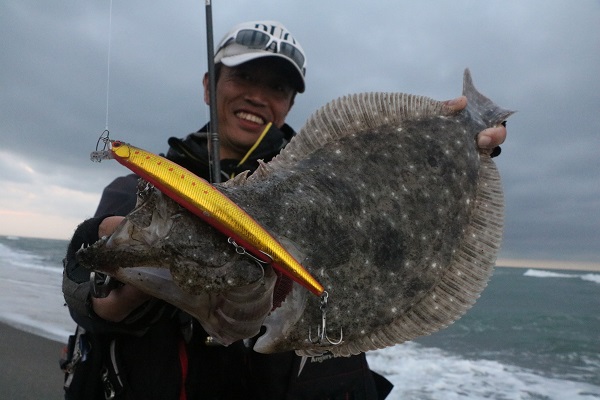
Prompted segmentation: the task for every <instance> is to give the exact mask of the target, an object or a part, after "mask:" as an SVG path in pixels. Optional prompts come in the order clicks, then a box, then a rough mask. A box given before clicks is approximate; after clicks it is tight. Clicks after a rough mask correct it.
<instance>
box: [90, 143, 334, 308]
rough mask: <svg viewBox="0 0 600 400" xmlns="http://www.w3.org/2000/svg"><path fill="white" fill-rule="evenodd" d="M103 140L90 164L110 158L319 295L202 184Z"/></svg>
mask: <svg viewBox="0 0 600 400" xmlns="http://www.w3.org/2000/svg"><path fill="white" fill-rule="evenodd" d="M103 140H104V141H105V142H106V143H110V148H109V149H108V150H104V151H96V152H94V153H92V159H93V160H95V161H100V160H101V159H106V158H114V159H115V160H117V161H118V162H119V163H121V164H122V165H124V166H125V167H127V168H129V169H130V170H132V171H133V172H135V173H136V174H138V175H139V176H140V177H142V178H143V179H145V180H146V181H148V182H150V183H151V184H152V185H154V186H155V187H156V188H158V189H159V190H160V191H161V192H163V193H164V194H165V195H167V196H169V197H170V198H171V199H173V200H175V201H176V202H177V203H179V204H180V205H181V206H183V207H185V208H186V209H187V210H189V211H190V212H192V213H194V214H195V215H197V216H198V217H200V218H202V219H203V220H204V221H206V222H207V223H209V224H210V225H212V226H213V227H214V228H216V229H218V230H219V231H220V232H222V233H224V234H225V235H228V236H229V237H231V238H232V239H233V240H234V241H235V242H236V243H237V244H239V245H240V246H242V247H244V248H246V249H247V250H248V251H250V252H251V253H252V254H253V255H254V256H255V257H256V258H258V259H260V260H261V261H263V262H266V263H270V264H272V265H273V266H274V267H275V268H277V269H278V270H279V271H281V272H282V273H283V274H285V275H287V276H289V277H290V278H291V279H293V280H294V281H296V282H298V283H299V284H300V285H302V286H303V287H305V288H306V289H308V290H309V291H311V292H312V293H314V294H316V295H318V296H321V295H323V293H324V291H325V289H324V288H323V286H322V285H321V284H320V283H319V282H318V281H317V280H316V279H315V278H314V277H313V276H312V275H311V274H310V273H309V272H308V271H306V269H304V267H303V266H302V265H300V263H299V262H298V261H296V260H295V259H294V257H293V256H292V255H291V254H290V253H289V252H288V251H287V250H285V248H283V246H282V245H281V244H279V242H278V241H277V240H276V239H275V238H273V236H271V234H269V232H267V231H266V230H265V229H264V228H263V227H262V226H261V225H260V224H259V223H258V222H256V221H255V220H254V219H253V218H252V217H251V216H250V215H248V214H247V213H246V212H245V211H244V210H243V209H241V208H240V207H239V206H238V205H237V204H235V203H234V202H233V201H231V200H230V199H229V198H228V197H227V196H225V195H224V194H223V193H221V192H219V191H218V190H217V189H216V188H215V187H214V186H213V185H211V184H210V183H208V182H207V181H206V180H204V179H202V178H200V177H199V176H196V175H194V174H193V173H191V172H190V171H188V170H187V169H185V168H183V167H181V166H180V165H178V164H176V163H174V162H172V161H170V160H168V159H166V158H164V157H161V156H159V155H156V154H153V153H150V152H148V151H145V150H142V149H140V148H137V147H134V146H131V145H129V144H127V143H123V142H121V141H118V140H109V139H108V138H105V139H103Z"/></svg>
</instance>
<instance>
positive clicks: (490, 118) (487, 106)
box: [463, 68, 515, 128]
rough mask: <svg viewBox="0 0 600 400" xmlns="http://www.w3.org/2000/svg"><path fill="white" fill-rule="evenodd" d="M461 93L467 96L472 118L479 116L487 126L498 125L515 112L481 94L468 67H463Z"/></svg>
mask: <svg viewBox="0 0 600 400" xmlns="http://www.w3.org/2000/svg"><path fill="white" fill-rule="evenodd" d="M463 95H464V96H466V97H467V101H468V102H467V110H468V111H469V112H470V113H471V116H472V118H473V119H478V118H481V121H482V122H483V124H484V125H485V126H486V127H487V128H491V127H494V126H498V125H500V124H501V123H502V122H504V121H506V119H507V118H508V117H509V116H511V115H512V114H514V113H515V111H511V110H506V109H504V108H502V107H499V106H498V105H496V103H494V102H493V101H492V100H490V99H489V98H488V97H486V96H484V95H483V94H481V93H480V92H479V91H478V90H477V89H476V88H475V85H474V84H473V78H472V77H471V71H469V69H468V68H466V69H465V73H464V77H463Z"/></svg>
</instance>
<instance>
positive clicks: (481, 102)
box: [79, 70, 512, 355]
mask: <svg viewBox="0 0 600 400" xmlns="http://www.w3.org/2000/svg"><path fill="white" fill-rule="evenodd" d="M463 94H464V95H465V96H467V98H468V106H467V108H466V109H465V110H463V111H461V112H459V113H453V112H451V110H450V109H449V108H447V107H446V106H445V105H444V103H442V102H438V101H435V100H432V99H429V98H426V97H421V96H415V95H409V94H394V93H367V94H359V95H352V96H346V97H343V98H340V99H337V100H335V101H332V102H331V103H329V104H327V105H326V106H324V107H322V108H321V109H320V110H318V111H317V112H316V113H315V114H314V115H313V116H312V117H311V118H309V120H308V121H307V123H306V124H305V126H304V127H303V128H302V129H301V131H300V132H299V134H298V135H297V136H296V137H295V138H294V139H293V140H292V141H291V142H290V144H289V145H288V146H287V147H286V148H285V149H284V150H283V151H282V152H281V154H280V155H279V156H277V157H276V158H275V159H274V160H273V161H271V162H270V163H268V164H263V165H261V167H260V168H259V170H258V171H256V172H255V173H254V174H253V175H251V176H246V175H245V174H244V175H241V176H239V177H237V178H236V179H234V180H232V181H229V182H227V183H225V184H222V185H217V187H218V188H219V190H221V191H222V192H223V193H225V194H226V195H227V196H228V197H229V198H231V199H232V200H233V201H234V202H236V203H237V204H238V205H239V206H241V207H242V208H244V209H245V210H246V211H247V212H248V214H250V215H251V216H252V217H254V218H255V219H256V220H257V221H258V222H259V223H261V224H262V225H263V226H264V227H266V228H267V229H268V230H269V231H270V232H271V233H272V234H273V235H274V236H275V237H276V238H277V239H278V240H279V241H280V242H281V243H282V244H283V245H284V246H285V247H286V248H287V249H288V250H289V251H290V252H291V253H292V254H293V255H294V256H295V258H296V259H297V260H299V261H300V262H301V263H302V265H304V267H305V268H307V269H308V270H309V271H310V272H311V273H312V274H313V275H314V276H315V277H316V278H317V279H318V280H319V281H320V282H321V283H322V284H323V285H324V286H325V288H326V290H327V292H328V294H329V297H328V299H329V301H328V304H327V325H326V329H327V332H326V333H327V335H328V336H329V337H330V339H332V340H331V341H332V342H334V341H335V339H337V338H338V337H339V336H340V332H343V342H342V343H341V344H339V345H334V344H332V343H330V342H329V341H327V340H326V338H322V339H323V340H321V341H320V342H319V343H315V340H314V339H315V337H317V330H318V327H320V326H322V322H323V313H322V309H321V308H320V301H321V300H320V299H319V298H318V297H316V296H313V295H311V294H310V293H308V292H307V291H306V290H305V289H303V288H302V287H300V286H299V285H297V284H291V282H289V281H287V280H286V279H285V278H281V277H279V279H278V278H277V275H276V273H275V272H274V271H273V270H272V269H271V268H269V267H264V268H259V267H257V265H256V263H255V262H254V261H253V260H252V259H251V258H250V257H246V256H245V255H243V254H239V253H240V252H241V251H240V249H236V248H234V247H233V246H231V245H230V244H229V243H227V239H226V238H224V237H223V236H222V235H221V234H220V233H218V232H217V231H216V230H214V229H213V228H211V227H210V226H208V225H206V224H205V223H203V222H202V221H200V220H199V219H198V218H196V217H194V216H192V215H191V214H190V213H188V212H187V211H185V210H183V209H182V208H181V207H179V206H178V205H177V204H175V203H174V202H172V201H171V200H170V199H168V198H166V197H165V196H164V195H162V194H161V193H160V192H158V191H157V190H155V189H146V190H143V191H141V197H140V201H139V202H138V207H136V210H134V211H133V212H132V213H131V214H130V215H129V216H128V217H127V219H126V221H125V223H124V224H122V225H121V226H120V227H119V229H118V230H117V231H116V232H115V233H114V234H113V235H112V236H111V237H110V238H109V239H108V240H106V239H103V240H101V241H99V242H98V243H96V244H94V245H93V246H91V247H89V248H87V249H85V250H83V251H80V253H79V257H80V261H81V262H82V263H83V264H84V265H86V266H88V267H89V268H92V269H96V270H100V271H104V272H107V273H110V274H111V275H114V276H116V277H117V278H118V279H120V280H122V281H124V282H127V283H130V284H132V285H135V286H137V287H138V288H140V289H142V290H144V291H146V292H148V293H150V294H152V295H154V296H156V297H159V298H162V299H164V300H166V301H168V302H171V303H173V304H175V305H176V306H178V307H180V308H182V309H184V310H186V311H187V312H189V313H191V314H192V315H194V316H195V317H196V318H198V319H199V321H200V322H201V323H202V325H203V326H204V328H205V329H206V330H207V332H209V333H210V334H211V335H213V336H214V337H215V338H216V339H217V340H218V341H220V342H222V343H224V344H229V343H231V342H233V341H235V340H239V339H244V338H249V337H252V336H254V335H256V334H257V333H258V332H259V330H260V329H261V326H264V327H266V331H265V332H264V333H263V334H262V335H261V336H260V337H259V338H258V339H257V341H256V343H255V345H254V349H255V350H256V351H259V352H265V353H270V352H276V351H285V350H292V349H293V350H296V351H297V352H298V353H299V354H307V355H313V354H318V353H322V352H324V351H327V350H328V351H331V352H332V353H333V354H335V355H350V354H357V353H359V352H364V351H368V350H372V349H377V348H383V347H386V346H391V345H394V344H397V343H401V342H404V341H407V340H411V339H413V338H415V337H417V336H421V335H426V334H429V333H431V332H434V331H436V330H439V329H441V328H443V327H445V326H447V325H449V324H450V323H452V322H453V321H455V320H456V319H457V318H459V317H460V316H461V315H462V314H464V313H465V312H466V310H467V309H468V308H470V307H471V306H472V305H473V303H474V302H475V300H476V299H477V298H478V297H479V294H480V293H481V291H482V290H483V289H484V287H485V286H486V284H487V281H488V279H489V277H490V275H491V273H492V269H493V266H494V263H495V259H496V255H497V252H498V250H499V246H500V243H501V238H502V229H503V195H502V188H501V183H500V177H499V174H498V172H497V170H496V167H495V164H494V162H493V161H492V160H491V158H490V157H489V155H488V154H486V153H485V152H480V151H479V150H478V149H477V146H476V135H477V134H478V133H479V132H480V131H482V130H483V129H485V128H488V127H492V126H496V125H498V124H500V123H501V122H503V121H504V120H505V119H506V118H507V117H508V116H509V115H510V114H512V112H511V111H507V110H504V109H501V108H500V107H498V106H496V105H495V104H494V103H493V102H491V101H490V100H489V99H488V98H486V97H485V96H483V95H481V94H480V93H479V92H477V90H476V89H475V88H474V86H473V84H472V81H471V77H470V74H469V71H468V70H466V71H465V76H464V88H463ZM117 265H119V266H123V267H122V268H121V267H118V268H117V267H115V266H117ZM309 330H310V331H311V334H310V339H312V340H310V339H309Z"/></svg>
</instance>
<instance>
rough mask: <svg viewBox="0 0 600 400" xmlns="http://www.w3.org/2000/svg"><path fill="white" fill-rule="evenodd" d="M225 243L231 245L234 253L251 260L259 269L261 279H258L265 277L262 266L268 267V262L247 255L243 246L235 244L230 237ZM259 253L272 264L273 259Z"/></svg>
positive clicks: (249, 254)
mask: <svg viewBox="0 0 600 400" xmlns="http://www.w3.org/2000/svg"><path fill="white" fill-rule="evenodd" d="M227 243H229V244H231V245H232V246H233V247H235V252H236V253H238V254H240V255H244V256H248V257H250V258H251V259H253V260H254V261H255V262H256V264H257V265H258V266H259V267H260V269H261V270H262V277H261V278H260V279H263V278H264V277H265V267H264V265H269V264H270V262H266V261H263V260H261V259H260V258H258V257H255V256H254V255H253V254H251V253H249V252H248V251H247V250H246V249H245V248H244V247H243V246H240V245H239V244H237V243H236V242H235V240H234V239H233V238H232V237H229V238H227ZM259 251H260V252H261V253H263V254H264V255H265V256H267V257H268V258H269V259H270V260H271V262H273V257H271V256H270V255H269V254H267V253H265V252H264V251H262V250H259Z"/></svg>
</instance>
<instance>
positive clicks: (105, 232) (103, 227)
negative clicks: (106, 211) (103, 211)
mask: <svg viewBox="0 0 600 400" xmlns="http://www.w3.org/2000/svg"><path fill="white" fill-rule="evenodd" d="M124 219H125V217H120V216H112V217H106V218H104V219H103V220H102V222H101V223H100V226H99V227H98V237H104V236H110V235H112V234H113V232H114V231H115V230H116V229H117V227H118V226H119V224H121V221H123V220H124Z"/></svg>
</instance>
